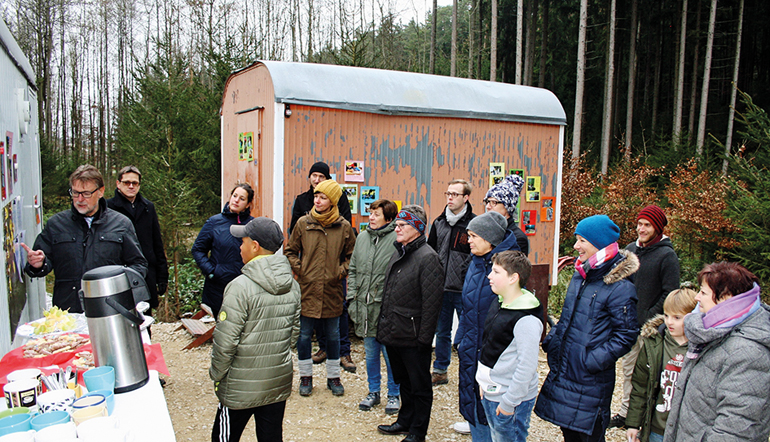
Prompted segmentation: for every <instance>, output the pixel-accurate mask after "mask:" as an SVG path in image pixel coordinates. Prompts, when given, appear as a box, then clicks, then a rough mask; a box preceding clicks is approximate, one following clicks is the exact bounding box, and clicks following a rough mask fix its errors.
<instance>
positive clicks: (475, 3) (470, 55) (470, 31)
mask: <svg viewBox="0 0 770 442" xmlns="http://www.w3.org/2000/svg"><path fill="white" fill-rule="evenodd" d="M478 5H479V0H471V11H470V13H469V14H468V78H473V43H474V40H475V39H474V34H475V30H474V28H475V24H476V23H475V21H474V18H475V17H476V14H478Z"/></svg>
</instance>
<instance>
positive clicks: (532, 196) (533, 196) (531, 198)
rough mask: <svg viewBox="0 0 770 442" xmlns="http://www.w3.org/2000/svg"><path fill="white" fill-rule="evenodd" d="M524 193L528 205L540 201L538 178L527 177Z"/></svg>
mask: <svg viewBox="0 0 770 442" xmlns="http://www.w3.org/2000/svg"><path fill="white" fill-rule="evenodd" d="M525 191H526V192H527V202H528V203H531V202H536V201H540V177H539V176H528V177H527V184H526V190H525Z"/></svg>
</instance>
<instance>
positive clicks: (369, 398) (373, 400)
mask: <svg viewBox="0 0 770 442" xmlns="http://www.w3.org/2000/svg"><path fill="white" fill-rule="evenodd" d="M375 405H380V393H379V392H375V393H369V394H367V395H366V397H365V398H364V400H362V401H361V403H360V404H358V409H359V410H361V411H369V410H371V409H372V407H374V406H375Z"/></svg>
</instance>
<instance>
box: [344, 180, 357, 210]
mask: <svg viewBox="0 0 770 442" xmlns="http://www.w3.org/2000/svg"><path fill="white" fill-rule="evenodd" d="M340 187H342V191H343V192H345V195H346V196H347V197H348V203H350V213H358V184H340Z"/></svg>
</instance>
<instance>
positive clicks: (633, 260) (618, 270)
mask: <svg viewBox="0 0 770 442" xmlns="http://www.w3.org/2000/svg"><path fill="white" fill-rule="evenodd" d="M618 253H619V254H620V255H623V258H624V259H621V260H620V261H618V263H617V264H615V267H614V268H613V269H612V270H610V272H609V273H607V274H606V275H604V283H605V284H607V285H610V284H615V283H616V282H619V281H622V280H624V279H626V278H628V277H629V276H631V275H633V274H634V273H636V271H637V270H639V258H637V257H636V254H635V253H633V252H629V251H628V250H618Z"/></svg>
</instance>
